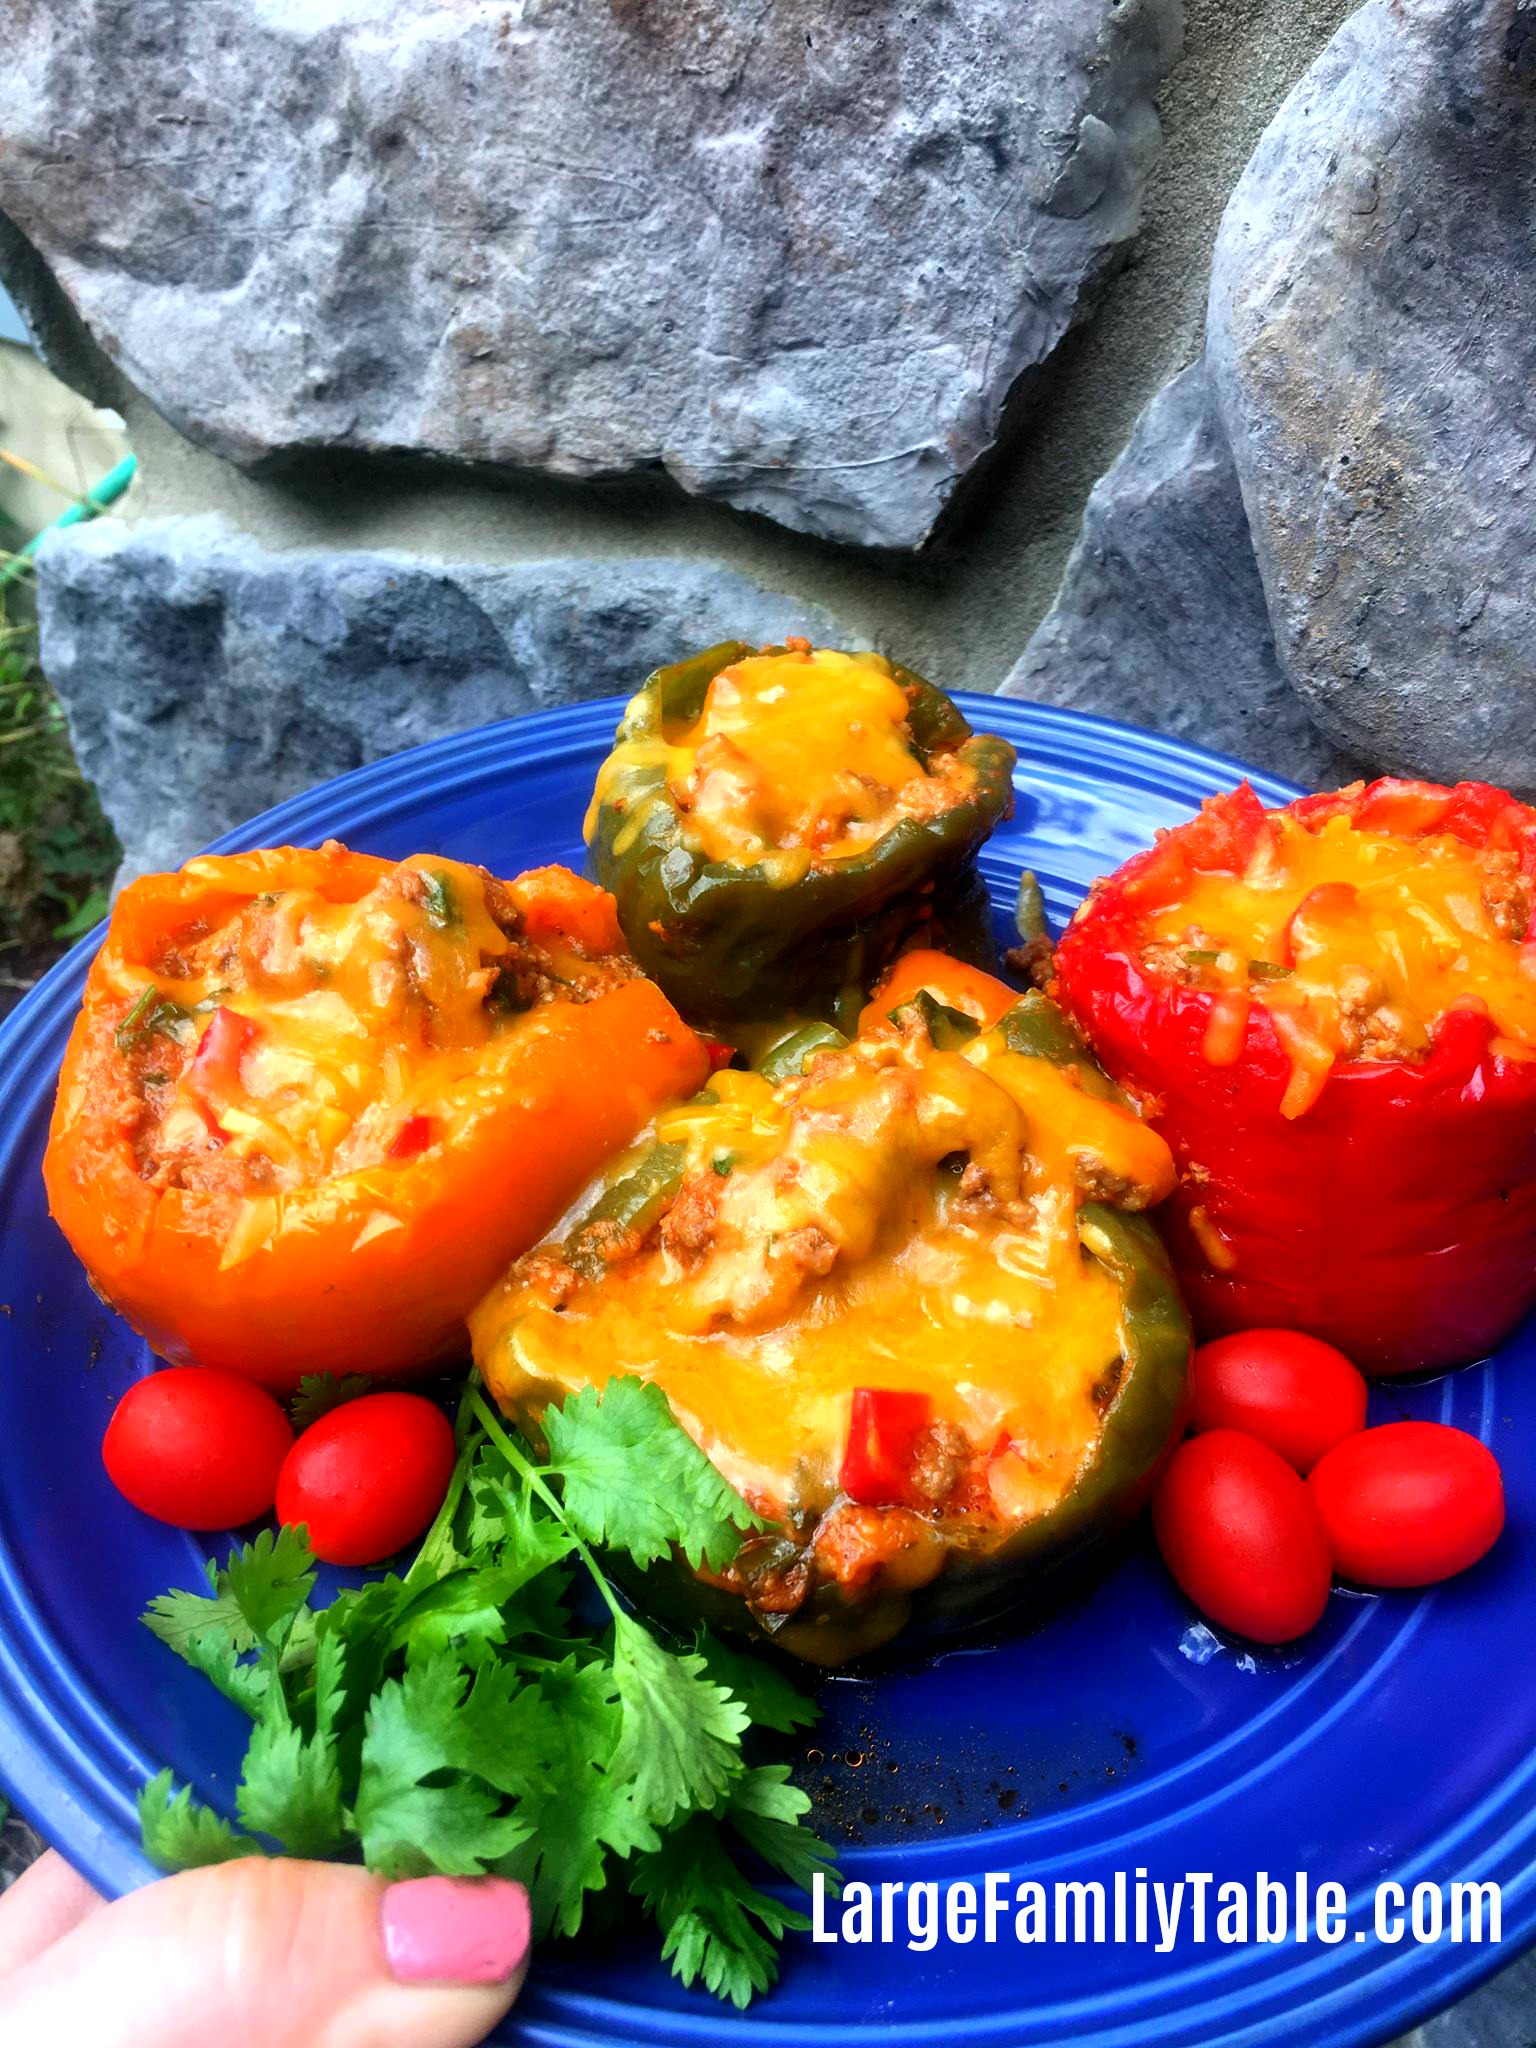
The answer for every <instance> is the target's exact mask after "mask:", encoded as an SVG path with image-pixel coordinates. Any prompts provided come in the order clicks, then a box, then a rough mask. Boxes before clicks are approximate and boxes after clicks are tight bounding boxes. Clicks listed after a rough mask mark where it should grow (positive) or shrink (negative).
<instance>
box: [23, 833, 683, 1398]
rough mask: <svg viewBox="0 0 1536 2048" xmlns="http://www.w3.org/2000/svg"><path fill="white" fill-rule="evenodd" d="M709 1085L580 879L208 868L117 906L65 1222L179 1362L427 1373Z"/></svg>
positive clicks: (276, 858) (83, 1032) (53, 1165)
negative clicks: (682, 1104) (552, 1238)
mask: <svg viewBox="0 0 1536 2048" xmlns="http://www.w3.org/2000/svg"><path fill="white" fill-rule="evenodd" d="M707 1065H708V1062H707V1058H706V1054H705V1052H704V1049H703V1046H702V1044H701V1042H700V1041H699V1039H697V1038H696V1037H695V1036H694V1034H693V1032H692V1031H691V1030H689V1028H688V1027H687V1025H685V1024H684V1023H683V1021H682V1019H681V1018H680V1017H679V1016H678V1015H677V1012H676V1011H675V1010H674V1009H673V1008H672V1006H671V1004H670V1003H669V1002H668V1001H667V999H666V998H665V996H663V995H662V993H661V991H660V990H659V989H657V988H656V987H655V986H654V985H653V984H652V983H651V982H649V981H646V980H644V979H643V978H642V977H641V975H640V971H639V969H638V968H637V967H636V965H635V963H634V961H633V960H632V959H631V958H630V956H629V954H628V952H627V951H626V950H625V946H624V941H623V937H622V934H621V933H620V931H619V926H618V921H617V918H616V916H615V914H614V907H613V900H612V898H611V897H609V896H607V895H606V894H604V892H603V891H602V890H600V889H597V888H595V887H593V886H592V885H591V884H590V883H587V882H584V881H581V880H579V879H578V878H577V877H576V876H575V875H573V874H571V873H569V872H568V871H567V870H566V869H564V868H540V869H537V870H535V871H533V872H532V873H529V874H526V875H523V876H520V877H519V878H518V879H517V880H516V881H514V882H500V881H497V880H496V879H495V878H494V877H492V876H490V875H488V874H487V873H486V872H485V871H484V870H483V869H481V868H475V867H468V866H465V865H463V864H462V863H460V862H457V861H450V860H443V859H438V858H435V857H432V856H427V855H415V856H413V857H412V858H411V859H409V860H405V861H401V862H399V863H393V862H390V861H385V860H378V859H375V858H373V857H372V856H370V855H366V854H359V853H350V852H348V851H347V850H346V848H344V847H342V846H339V845H336V844H335V843H334V842H332V843H329V844H327V845H326V846H324V847H322V848H320V849H319V851H313V850H309V849H305V848H295V847H282V848H278V849H276V850H273V851H268V852H261V853H250V854H237V855H231V856H226V857H214V856H209V857H206V858H203V859H201V860H194V861H190V862H189V863H188V864H187V866H186V867H185V868H183V869H182V870H181V872H180V873H179V874H174V875H147V876H145V877H144V878H143V879H142V880H140V881H137V882H134V883H132V884H131V885H130V886H129V887H128V888H127V889H125V890H124V892H123V894H122V896H121V897H120V898H119V900H118V904H117V907H116V910H115V911H114V913H113V917H112V923H111V927H110V929H109V931H108V933H107V937H106V941H105V943H104V944H103V946H102V949H101V951H100V953H99V954H98V956H97V958H96V961H95V963H94V965H93V966H92V969H91V973H90V977H89V979H88V981H87V984H86V991H85V1000H84V1004H83V1007H82V1010H81V1014H80V1016H79V1018H78V1019H77V1021H76V1024H75V1028H74V1032H73V1034H72V1036H71V1038H70V1042H69V1047H68V1050H67V1052H66V1054H65V1059H64V1068H63V1073H62V1075H61V1077H60V1082H59V1092H58V1100H57V1103H56V1105H55V1109H54V1115H53V1124H52V1129H51V1131H50V1134H49V1141H48V1152H47V1157H46V1161H45V1164H44V1174H45V1178H46V1180H47V1185H48V1198H49V1204H50V1207H51V1208H52V1211H53V1215H54V1217H55V1219H56V1220H57V1222H58V1224H59V1226H60V1228H61V1229H62V1230H63V1232H64V1234H65V1236H66V1237H67V1238H68V1239H69V1241H70V1243H71V1245H72V1246H73V1247H74V1249H75V1251H76V1252H77V1254H78V1255H79V1257H80V1259H81V1260H82V1261H83V1263H84V1265H85V1267H86V1269H87V1271H88V1272H89V1273H90V1276H91V1279H92V1281H93V1282H94V1284H95V1285H96V1287H97V1289H98V1290H99V1292H100V1293H101V1294H102V1295H104V1296H105V1297H106V1299H107V1300H109V1301H110V1302H111V1303H112V1305H113V1306H114V1307H115V1308H117V1309H119V1310H120V1311H121V1313H122V1314H123V1315H124V1316H126V1317H127V1319H128V1321H129V1322H130V1323H132V1324H133V1326H134V1327H135V1329H137V1330H139V1331H140V1332H141V1333H142V1334H143V1335H144V1336H145V1337H146V1338H147V1339H148V1340H149V1342H150V1343H151V1344H152V1345H153V1346H154V1348H155V1349H156V1350H157V1351H158V1352H160V1353H161V1354H162V1355H163V1356H164V1357H166V1358H169V1359H173V1360H175V1361H177V1362H178V1363H193V1362H195V1363H199V1364H203V1365H212V1366H222V1367H224V1368H226V1369H228V1370H230V1371H234V1372H240V1373H245V1374H247V1375H249V1376H250V1377H251V1378H253V1379H258V1380H261V1381H263V1382H265V1383H266V1384H267V1385H268V1386H271V1387H274V1388H279V1389H282V1388H287V1387H291V1386H293V1385H294V1384H296V1382H297V1381H298V1379H299V1378H300V1376H301V1375H302V1374H304V1373H306V1372H320V1371H326V1372H334V1373H340V1372H348V1371H364V1372H368V1373H371V1374H373V1375H375V1376H381V1375H382V1376H395V1375H406V1374H410V1373H413V1372H419V1371H422V1370H424V1369H427V1368H430V1367H431V1366H432V1365H434V1364H435V1363H437V1362H439V1361H441V1360H442V1359H444V1358H445V1357H447V1356H449V1355H451V1354H452V1353H453V1352H454V1351H455V1350H456V1349H457V1348H458V1347H459V1346H460V1345H461V1344H462V1343H463V1342H464V1319H465V1317H466V1315H467V1313H468V1311H469V1309H470V1308H471V1307H472V1306H473V1304H474V1303H475V1302H476V1301H477V1300H478V1298H479V1297H480V1296H481V1295H482V1294H483V1293H484V1292H485V1290H486V1289H487V1287H489V1286H490V1284H491V1282H492V1281H493V1280H494V1279H495V1278H496V1277H497V1276H498V1274H500V1273H501V1272H502V1271H504V1270H505V1268H506V1266H507V1264H508V1262H509V1261H510V1260H511V1259H513V1258H515V1257H517V1255H518V1254H519V1253H520V1252H522V1251H524V1250H526V1248H527V1247H528V1246H529V1245H530V1244H532V1243H533V1242H534V1241H535V1240H536V1239H537V1238H538V1237H539V1236H540V1235H541V1233H543V1232H544V1231H546V1230H547V1229H548V1228H549V1227H550V1225H551V1224H552V1223H554V1221H555V1220H556V1218H557V1217H558V1216H559V1215H560V1213H561V1211H562V1210H563V1209H564V1208H565V1207H566V1205H567V1204H568V1203H569V1202H570V1201H571V1199H572V1198H573V1197H574V1196H575V1195H576V1193H577V1192H578V1191H579V1190H580V1189H581V1188H582V1187H583V1186H584V1185H585V1183H586V1182H587V1181H589V1180H590V1179H591V1178H592V1176H593V1175H594V1174H595V1173H596V1172H598V1171H599V1170H600V1169H601V1167H602V1166H603V1165H604V1164H605V1162H606V1161H607V1160H608V1159H609V1157H610V1156H611V1155H612V1154H613V1153H615V1152H617V1151H618V1150H620V1149H621V1148H622V1147H623V1146H624V1145H626V1144H628V1143H629V1141H630V1140H631V1139H632V1138H633V1137H634V1135H635V1133H636V1132H637V1131H638V1130H639V1129H640V1128H641V1127H642V1126H643V1125H644V1124H645V1123H646V1122H647V1121H648V1119H649V1118H650V1117H651V1116H652V1114H653V1113H654V1112H655V1111H656V1110H657V1109H658V1108H659V1107H660V1106H662V1105H663V1104H665V1103H667V1102H669V1101H671V1100H673V1099H675V1098H676V1097H679V1096H682V1095H686V1094H688V1093H689V1092H690V1091H691V1090H692V1089H694V1088H696V1087H698V1086H699V1084H700V1083H701V1081H702V1080H703V1078H704V1076H705V1073H706V1071H707Z"/></svg>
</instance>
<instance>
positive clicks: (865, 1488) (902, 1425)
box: [839, 1387, 933, 1508]
mask: <svg viewBox="0 0 1536 2048" xmlns="http://www.w3.org/2000/svg"><path fill="white" fill-rule="evenodd" d="M932 1419H933V1403H932V1401H931V1400H930V1399H929V1398H928V1396H927V1395H926V1394H898V1393H893V1392H892V1391H891V1390H890V1389H889V1388H887V1387H855V1389H854V1393H853V1412H852V1414H851V1415H850V1417H849V1422H848V1448H847V1450H846V1451H845V1452H844V1453H843V1469H842V1472H841V1474H840V1475H839V1477H840V1480H841V1484H842V1489H843V1491H844V1493H846V1494H847V1496H848V1498H849V1499H850V1500H856V1501H857V1502H858V1503H859V1504H860V1506H861V1507H867V1508H880V1507H899V1506H902V1505H904V1504H906V1503H907V1502H909V1501H910V1500H911V1499H912V1498H913V1490H912V1468H913V1465H914V1464H915V1462H916V1459H917V1447H918V1442H919V1440H920V1439H921V1437H922V1436H923V1434H924V1432H925V1431H926V1430H927V1428H928V1425H929V1423H930V1422H931V1421H932Z"/></svg>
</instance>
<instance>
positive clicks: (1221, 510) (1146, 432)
mask: <svg viewBox="0 0 1536 2048" xmlns="http://www.w3.org/2000/svg"><path fill="white" fill-rule="evenodd" d="M1002 693H1003V695H1004V696H1009V697H1033V698H1036V699H1037V700H1039V701H1040V702H1041V703H1045V704H1063V705H1067V706H1070V707H1071V708H1072V709H1074V710H1077V711H1095V712H1099V713H1101V714H1103V715H1105V716H1108V717H1113V718H1123V719H1125V720H1127V721H1128V722H1129V723H1130V724H1132V725H1144V726H1151V727H1154V728H1156V729H1157V730H1159V731H1162V732H1169V733H1174V734H1176V735H1177V736H1179V737H1180V738H1184V739H1190V740H1196V741H1198V742H1199V743H1200V745H1202V746H1207V747H1215V748H1217V749H1218V750H1220V751H1223V752H1225V753H1229V754H1235V755H1237V756H1238V758H1239V759H1240V760H1243V761H1250V762H1253V763H1254V764H1255V765H1256V766H1258V767H1261V768H1268V769H1270V770H1272V771H1273V772H1274V773H1275V774H1278V775H1289V776H1291V777H1293V778H1294V779H1295V780H1297V781H1299V782H1311V783H1322V782H1326V781H1329V780H1335V781H1337V780H1345V779H1347V778H1348V777H1349V776H1350V775H1352V774H1353V773H1354V772H1355V768H1356V763H1355V762H1354V761H1353V760H1351V759H1350V758H1348V757H1347V756H1345V755H1342V754H1340V753H1339V752H1338V750H1337V749H1336V748H1335V747H1334V746H1333V745H1332V744H1331V743H1330V742H1329V741H1328V740H1327V739H1325V738H1324V736H1323V735H1322V733H1320V732H1319V731H1318V729H1317V727H1316V726H1315V725H1314V724H1313V723H1312V721H1311V720H1310V719H1309V718H1308V717H1307V715H1306V712H1305V711H1304V710H1303V709H1302V706H1301V702H1300V699H1299V698H1298V697H1297V695H1296V693H1295V691H1294V690H1293V689H1292V688H1291V686H1290V684H1289V683H1288V682H1287V681H1286V680H1285V677H1284V676H1283V675H1282V674H1281V673H1280V668H1279V665H1278V663H1277V662H1276V660H1275V646H1274V640H1273V638H1272V636H1271V634H1270V630H1269V615H1268V612H1267V611H1266V609H1265V604H1264V587H1263V585H1262V583H1261V582H1260V581H1259V571H1258V565H1257V564H1256V563H1255V561H1254V559H1253V548H1252V545H1251V543H1250V541H1249V538H1248V528H1247V523H1246V521H1245V519H1244V517H1243V501H1242V496H1241V494H1240V492H1239V490H1238V485H1237V472H1236V470H1235V469H1234V468H1233V466H1232V457H1231V454H1230V452H1229V451H1228V448H1227V444H1226V441H1225V438H1224V437H1223V435H1222V431H1221V427H1220V425H1219V424H1218V422H1217V421H1216V419H1215V416H1214V413H1213V410H1212V406H1211V402H1210V391H1209V387H1208V385H1207V382H1206V376H1205V370H1204V367H1203V365H1201V364H1199V363H1197V364H1195V365H1194V367H1193V368H1191V369H1188V370H1186V371H1184V372H1183V374H1182V375H1181V376H1178V377H1175V378H1174V380H1173V381H1172V383H1170V384H1166V385H1165V386H1164V387H1163V389H1162V390H1161V391H1160V392H1159V393H1158V394H1157V396H1156V398H1154V399H1153V401H1152V403H1151V404H1150V405H1149V406H1148V407H1147V409H1146V411H1145V412H1144V413H1143V414H1142V416H1141V418H1140V419H1139V420H1138V421H1137V423H1136V430H1135V432H1134V433H1133V434H1132V436H1131V438H1130V441H1129V443H1128V444H1127V446H1126V449H1125V452H1124V453H1123V454H1122V455H1121V457H1120V459H1119V460H1118V461H1117V462H1116V463H1115V465H1114V467H1113V468H1112V469H1110V470H1109V471H1108V473H1107V474H1106V475H1105V476H1104V477H1102V478H1101V479H1100V481H1099V483H1098V484H1097V485H1096V486H1095V487H1094V491H1093V494H1092V496H1091V497H1090V498H1089V500H1088V506H1087V509H1086V511H1085V512H1084V514H1083V528H1082V533H1081V534H1080V536H1079V538H1078V542H1077V545H1076V547H1075V548H1074V549H1073V551H1072V555H1071V558H1070V560H1069V561H1068V563H1067V569H1066V574H1065V576H1064V577H1063V579H1062V585H1061V589H1060V591H1059V593H1058V594H1057V598H1056V602H1055V604H1054V605H1053V606H1052V608H1051V610H1050V611H1049V612H1048V613H1047V615H1046V617H1045V618H1044V620H1043V621H1042V622H1041V625H1040V628H1039V630H1038V631H1037V632H1036V634H1035V636H1034V638H1033V639H1032V640H1031V641H1030V643H1029V645H1028V647H1027V648H1026V649H1025V651H1024V654H1023V655H1022V657H1021V658H1020V660H1019V662H1018V664H1017V666H1016V667H1015V668H1014V669H1013V670H1012V672H1011V673H1010V674H1009V676H1008V677H1007V679H1006V681H1005V682H1004V683H1003V686H1002Z"/></svg>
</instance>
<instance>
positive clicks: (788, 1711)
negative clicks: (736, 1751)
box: [694, 1628, 821, 1735]
mask: <svg viewBox="0 0 1536 2048" xmlns="http://www.w3.org/2000/svg"><path fill="white" fill-rule="evenodd" d="M694 1648H695V1649H696V1650H697V1651H698V1653H699V1655H700V1656H701V1657H702V1658H703V1659H704V1666H705V1669H706V1670H707V1671H708V1673H709V1675H710V1677H711V1678H712V1679H713V1680H714V1681H715V1683H716V1684H717V1685H723V1686H725V1687H726V1688H727V1690H728V1691H730V1692H732V1693H734V1694H735V1696H736V1698H737V1699H739V1700H740V1701H741V1704H742V1705H743V1706H744V1707H745V1708H746V1710H747V1712H748V1714H749V1715H750V1716H751V1718H752V1720H753V1721H755V1722H756V1724H757V1725H758V1727H759V1728H772V1729H775V1730H776V1731H777V1732H778V1733H779V1734H780V1735H792V1734H793V1733H794V1732H795V1730H796V1729H797V1728H810V1727H812V1726H814V1724H815V1723H816V1722H817V1721H819V1720H820V1719H821V1709H820V1708H819V1707H818V1706H817V1705H816V1703H815V1701H814V1700H808V1699H807V1698H806V1696H805V1694H804V1693H803V1692H801V1691H800V1689H799V1687H798V1686H797V1685H796V1684H795V1683H794V1681H793V1680H792V1679H790V1678H788V1677H787V1676H786V1675H785V1674H784V1672H782V1671H781V1670H780V1669H779V1667H778V1666H777V1665H776V1664H770V1663H769V1662H768V1659H767V1658H766V1657H753V1656H749V1655H748V1654H747V1653H746V1652H745V1651H744V1650H736V1649H733V1648H732V1647H731V1645H730V1644H729V1643H725V1642H722V1641H721V1640H720V1638H719V1637H718V1636H713V1635H711V1634H710V1632H709V1630H708V1629H705V1628H701V1629H700V1630H699V1633H698V1637H697V1639H696V1641H695V1643H694Z"/></svg>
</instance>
